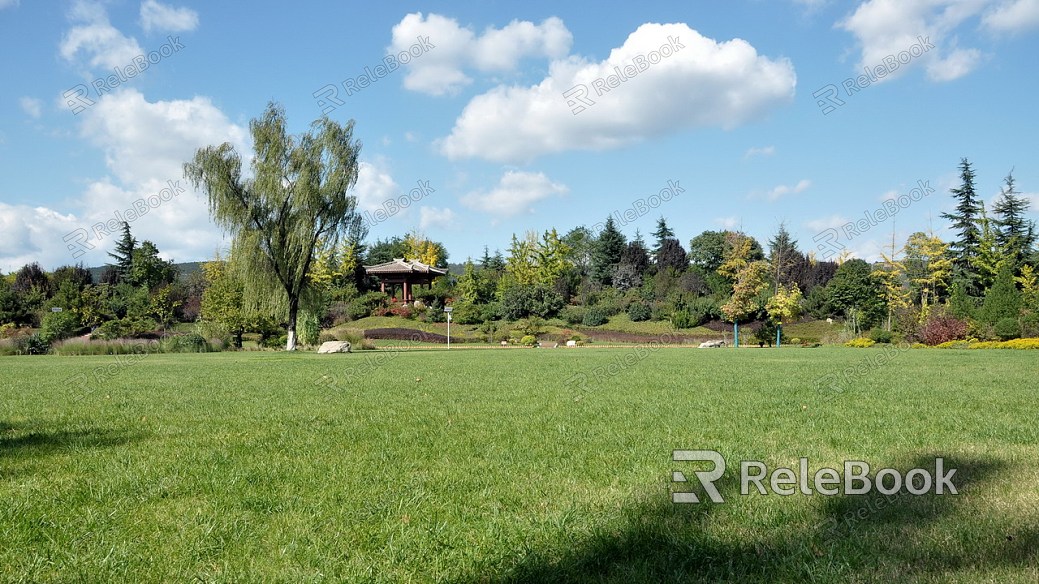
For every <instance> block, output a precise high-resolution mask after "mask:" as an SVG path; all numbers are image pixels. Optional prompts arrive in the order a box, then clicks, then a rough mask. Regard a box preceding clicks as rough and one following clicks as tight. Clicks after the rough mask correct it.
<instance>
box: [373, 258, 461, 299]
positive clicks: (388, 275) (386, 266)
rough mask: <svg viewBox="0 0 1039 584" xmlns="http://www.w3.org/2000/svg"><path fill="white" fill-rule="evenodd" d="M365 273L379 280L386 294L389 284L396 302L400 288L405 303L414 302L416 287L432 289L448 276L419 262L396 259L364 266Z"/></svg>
mask: <svg viewBox="0 0 1039 584" xmlns="http://www.w3.org/2000/svg"><path fill="white" fill-rule="evenodd" d="M364 273H366V274H368V275H370V276H376V277H378V278H379V289H380V290H381V291H382V292H383V293H384V294H385V293H386V285H387V284H389V287H390V296H392V297H393V298H394V300H396V297H397V294H396V288H397V286H400V287H401V298H402V299H403V301H404V302H412V301H413V300H414V299H415V298H414V296H413V295H412V291H413V290H414V289H415V286H416V285H418V286H421V285H422V284H425V285H426V286H427V287H431V286H432V285H433V280H435V279H436V278H437V277H438V276H443V275H445V274H447V270H442V269H440V268H434V267H433V266H427V265H426V264H424V263H422V262H419V261H414V260H406V259H404V258H394V259H393V261H389V262H385V263H382V264H377V265H374V266H364Z"/></svg>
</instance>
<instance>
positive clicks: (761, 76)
mask: <svg viewBox="0 0 1039 584" xmlns="http://www.w3.org/2000/svg"><path fill="white" fill-rule="evenodd" d="M662 47H667V48H662ZM665 53H668V54H669V55H670V56H667V57H662V56H661V55H663V54H665ZM651 60H655V61H656V63H655V64H648V63H649V62H650V61H651ZM639 66H641V67H642V70H641V71H638V67H639ZM625 69H627V71H628V72H631V71H632V70H633V69H634V70H635V71H636V73H635V74H634V75H632V76H630V77H629V78H628V79H627V80H626V81H623V82H620V83H616V82H615V86H614V87H612V88H611V87H609V86H607V85H605V83H606V80H607V78H608V77H609V76H610V75H614V74H616V73H617V71H618V70H619V71H621V72H622V73H623V72H624V71H625ZM795 85H796V75H795V74H794V68H793V65H792V64H791V63H790V62H789V61H788V60H786V59H775V60H773V59H769V58H767V57H764V56H761V55H759V54H758V52H757V51H756V50H755V49H754V47H753V46H751V44H750V43H748V42H746V41H744V40H742V39H733V40H730V41H725V42H718V41H715V40H713V39H709V38H707V37H704V36H702V35H701V34H700V33H698V32H697V31H695V30H693V29H691V28H689V27H688V26H687V25H685V24H644V25H642V26H640V27H639V28H638V29H637V30H635V31H634V32H633V33H631V35H629V36H628V38H627V39H626V40H625V42H624V44H623V45H621V46H620V47H618V48H615V49H613V50H612V51H611V52H610V56H609V57H608V58H606V59H605V60H603V61H596V62H592V61H587V60H585V59H583V58H579V57H574V56H571V57H568V58H566V59H558V60H555V61H553V62H552V63H551V64H550V66H549V75H548V77H546V78H545V79H544V80H542V81H541V82H540V83H538V84H537V85H534V86H531V87H520V86H505V85H500V86H498V87H495V88H494V89H492V90H490V91H488V92H486V93H484V94H482V95H478V96H476V97H474V98H473V99H472V100H471V101H470V102H469V103H468V105H466V107H465V109H464V110H463V111H462V114H461V115H460V116H459V118H458V119H457V120H456V121H455V125H454V128H453V129H452V131H451V134H450V135H449V136H447V137H446V138H443V139H442V140H440V141H438V143H439V147H440V149H441V152H442V153H443V154H445V155H446V156H448V157H450V158H452V159H459V158H469V157H479V158H485V159H488V160H493V161H500V162H525V161H529V160H531V159H533V158H535V157H537V156H540V155H544V154H548V153H553V152H561V151H566V150H603V149H608V148H616V147H619V146H623V145H626V144H631V143H634V142H638V141H640V140H643V139H646V138H649V137H653V136H658V135H663V134H667V133H671V132H675V131H679V130H682V129H687V128H697V127H721V128H725V129H730V128H734V127H736V126H739V125H741V124H744V123H747V122H748V121H750V120H753V119H755V118H758V117H760V116H762V115H764V114H766V113H768V112H769V111H771V110H773V109H775V108H776V107H777V106H778V105H780V104H784V103H787V102H789V101H790V100H791V99H792V98H793V95H794V87H795ZM575 87H577V88H580V87H583V88H585V90H586V95H585V96H584V101H582V100H577V99H576V98H574V97H573V95H574V94H573V92H574V91H575V89H574V88H575ZM578 91H579V90H578ZM564 93H566V94H567V95H568V96H570V97H569V99H568V97H564ZM568 101H569V103H568ZM587 101H591V102H594V103H592V104H588V103H587ZM575 104H577V105H583V107H584V109H583V111H578V112H577V113H576V115H575Z"/></svg>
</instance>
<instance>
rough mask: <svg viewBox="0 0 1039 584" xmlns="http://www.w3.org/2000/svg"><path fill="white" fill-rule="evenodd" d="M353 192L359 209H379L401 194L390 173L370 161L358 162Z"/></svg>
mask: <svg viewBox="0 0 1039 584" xmlns="http://www.w3.org/2000/svg"><path fill="white" fill-rule="evenodd" d="M354 193H355V194H356V195H357V208H358V209H359V210H361V211H375V210H377V209H380V208H382V207H383V206H384V205H385V203H386V201H388V200H391V199H392V200H396V199H397V197H399V196H400V194H401V192H400V187H399V186H398V185H397V182H396V181H394V180H393V177H392V176H390V173H389V172H387V171H386V170H383V169H382V168H380V167H379V166H377V165H376V164H373V163H371V162H361V163H360V164H358V168H357V183H356V184H355V185H354Z"/></svg>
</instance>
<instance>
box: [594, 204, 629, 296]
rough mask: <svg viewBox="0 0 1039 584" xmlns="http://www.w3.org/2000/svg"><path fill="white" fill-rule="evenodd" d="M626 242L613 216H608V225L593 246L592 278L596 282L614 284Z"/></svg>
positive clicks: (605, 284)
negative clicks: (614, 275)
mask: <svg viewBox="0 0 1039 584" xmlns="http://www.w3.org/2000/svg"><path fill="white" fill-rule="evenodd" d="M626 243H627V242H626V241H625V239H624V234H623V233H621V232H620V231H619V230H618V229H617V226H616V225H615V224H614V223H613V217H607V218H606V225H605V226H604V227H603V229H602V232H601V233H600V234H599V237H598V238H597V239H596V240H595V245H594V246H593V248H592V279H593V280H594V281H595V282H596V283H598V284H601V285H603V286H609V285H611V284H613V274H614V272H615V271H616V270H617V264H619V263H620V261H621V254H623V253H624V247H625V244H626Z"/></svg>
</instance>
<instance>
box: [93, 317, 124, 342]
mask: <svg viewBox="0 0 1039 584" xmlns="http://www.w3.org/2000/svg"><path fill="white" fill-rule="evenodd" d="M123 328H124V327H123V321H122V320H108V321H105V322H103V323H101V326H99V327H97V328H96V329H94V332H93V333H91V335H90V338H92V339H101V340H102V341H111V340H113V339H118V338H120V337H124V336H126V335H125V334H123Z"/></svg>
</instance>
